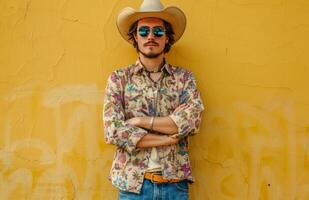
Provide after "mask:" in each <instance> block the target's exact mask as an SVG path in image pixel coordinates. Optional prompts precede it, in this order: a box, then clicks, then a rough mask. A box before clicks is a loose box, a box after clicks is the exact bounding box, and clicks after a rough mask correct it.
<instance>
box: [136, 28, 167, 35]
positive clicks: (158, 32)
mask: <svg viewBox="0 0 309 200" xmlns="http://www.w3.org/2000/svg"><path fill="white" fill-rule="evenodd" d="M152 32H153V35H154V36H155V37H162V36H163V35H164V34H165V31H164V29H163V28H162V27H160V26H156V27H153V29H152ZM149 33H150V27H148V26H142V27H140V28H139V29H138V34H139V35H140V36H141V37H147V36H148V35H149Z"/></svg>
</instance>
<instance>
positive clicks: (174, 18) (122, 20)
mask: <svg viewBox="0 0 309 200" xmlns="http://www.w3.org/2000/svg"><path fill="white" fill-rule="evenodd" d="M146 17H156V18H160V19H163V20H165V21H167V22H169V23H170V24H171V25H172V28H173V31H174V33H175V34H174V39H175V42H176V41H177V40H179V39H180V38H181V36H182V34H183V32H184V31H185V28H186V16H185V14H184V13H183V11H182V10H180V9H179V8H178V7H176V6H169V7H166V8H164V6H163V5H162V4H161V2H160V0H144V2H143V3H142V5H141V6H140V8H139V11H135V10H134V9H133V8H130V7H126V8H124V9H123V10H122V11H120V13H119V14H118V17H117V27H118V30H119V32H120V34H121V36H122V37H123V38H124V39H125V40H126V41H128V42H130V43H132V41H131V40H129V36H128V33H129V29H130V26H131V25H132V24H133V23H134V22H136V21H138V20H140V19H142V18H146Z"/></svg>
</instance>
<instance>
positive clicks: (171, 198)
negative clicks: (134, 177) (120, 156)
mask: <svg viewBox="0 0 309 200" xmlns="http://www.w3.org/2000/svg"><path fill="white" fill-rule="evenodd" d="M118 195H119V196H118V197H119V198H118V200H188V199H189V186H188V181H187V180H183V181H180V182H178V183H152V182H151V181H150V180H147V179H145V180H144V183H143V187H142V190H141V193H140V194H136V193H132V192H124V191H121V190H119V194H118Z"/></svg>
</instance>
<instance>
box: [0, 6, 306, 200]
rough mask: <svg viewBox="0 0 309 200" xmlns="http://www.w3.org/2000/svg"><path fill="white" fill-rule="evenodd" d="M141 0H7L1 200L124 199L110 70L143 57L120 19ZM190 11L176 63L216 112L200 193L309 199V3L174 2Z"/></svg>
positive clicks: (200, 145) (2, 28) (199, 152)
mask: <svg viewBox="0 0 309 200" xmlns="http://www.w3.org/2000/svg"><path fill="white" fill-rule="evenodd" d="M140 2H141V1H137V0H134V1H133V0H118V1H107V0H93V1H86V0H49V1H47V0H0V69H1V73H0V199H1V200H6V199H10V200H11V199H13V200H15V199H18V200H19V199H104V200H110V199H116V190H115V189H114V188H113V187H112V186H111V184H110V182H109V181H108V180H107V175H108V172H109V168H110V166H111V161H112V156H113V151H114V147H112V146H109V145H106V144H105V143H104V140H103V137H102V134H103V130H102V114H101V110H102V99H103V91H104V88H105V84H106V79H107V76H108V75H109V74H110V73H111V72H112V71H113V70H115V69H116V68H117V67H119V66H124V65H126V64H129V63H132V62H134V61H135V59H136V53H135V50H134V49H133V48H132V47H131V46H130V45H128V44H127V43H126V42H125V41H123V40H122V39H121V37H120V35H119V34H118V32H117V29H116V26H115V17H116V13H117V12H118V11H119V10H120V9H121V8H123V7H125V6H128V5H131V6H133V7H134V8H138V6H139V4H140ZM163 3H165V4H166V5H170V4H176V5H179V6H180V7H181V8H182V9H183V10H184V11H185V12H186V13H187V17H188V27H187V30H186V32H185V34H184V36H183V39H182V40H181V41H180V42H179V43H178V44H177V45H176V46H175V47H174V48H173V49H172V51H171V53H170V54H169V55H168V60H169V62H170V63H173V64H176V65H181V66H186V67H188V68H189V69H191V70H192V71H193V73H194V74H195V76H196V78H197V81H198V84H199V88H200V90H201V92H202V97H203V100H204V101H205V104H206V108H207V111H206V112H205V113H204V121H203V124H202V128H201V131H200V133H199V134H198V135H196V136H194V137H193V138H191V140H190V142H191V153H192V165H193V168H194V174H195V177H196V183H195V184H194V185H193V186H192V187H191V195H192V198H191V199H193V200H207V199H209V200H225V199H235V200H242V199H249V200H255V199H256V200H257V199H273V200H278V199H280V200H281V199H288V200H290V199H293V200H294V199H297V200H306V199H309V117H308V113H309V78H308V76H309V62H308V56H309V39H308V35H309V1H307V0H195V1H192V0H166V1H163Z"/></svg>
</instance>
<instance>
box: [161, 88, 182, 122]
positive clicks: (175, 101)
mask: <svg viewBox="0 0 309 200" xmlns="http://www.w3.org/2000/svg"><path fill="white" fill-rule="evenodd" d="M160 94H161V97H160V107H161V109H160V110H161V112H162V114H163V115H164V116H166V115H170V114H172V113H173V112H174V110H175V109H176V108H177V107H178V106H179V93H178V92H177V90H174V89H173V88H162V89H161V91H160Z"/></svg>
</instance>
